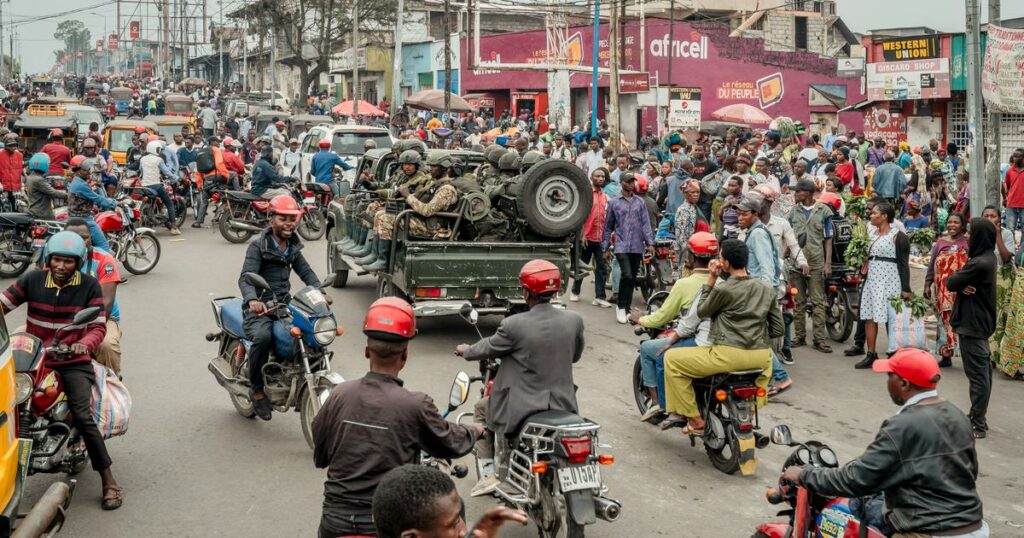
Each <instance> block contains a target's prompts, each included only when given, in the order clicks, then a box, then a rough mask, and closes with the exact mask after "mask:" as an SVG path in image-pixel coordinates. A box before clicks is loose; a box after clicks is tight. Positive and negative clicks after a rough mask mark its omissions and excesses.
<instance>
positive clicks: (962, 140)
mask: <svg viewBox="0 0 1024 538" xmlns="http://www.w3.org/2000/svg"><path fill="white" fill-rule="evenodd" d="M946 112H947V119H946V122H947V125H948V131H949V132H948V133H946V139H947V140H948V141H949V142H952V143H954V144H956V145H957V147H961V148H966V147H967V143H968V142H969V141H970V137H969V133H968V131H967V102H966V101H950V102H949V108H947V109H946Z"/></svg>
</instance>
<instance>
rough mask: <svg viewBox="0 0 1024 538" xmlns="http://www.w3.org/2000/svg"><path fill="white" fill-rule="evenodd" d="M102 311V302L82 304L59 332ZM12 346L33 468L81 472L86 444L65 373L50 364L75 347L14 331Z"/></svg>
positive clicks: (22, 427) (21, 432)
mask: <svg viewBox="0 0 1024 538" xmlns="http://www.w3.org/2000/svg"><path fill="white" fill-rule="evenodd" d="M101 311H102V308H101V307H98V306H93V307H89V308H85V309H83V310H81V311H80V312H78V313H77V314H76V315H75V317H74V319H73V320H72V323H71V324H70V325H67V326H64V327H61V328H59V329H57V333H56V334H57V335H59V334H60V333H62V332H64V331H67V330H71V329H77V328H79V327H82V326H84V325H86V324H88V323H90V322H92V321H93V320H95V319H96V318H97V317H98V316H99V314H100V312H101ZM11 350H12V353H13V356H14V364H15V371H16V372H17V373H16V378H15V382H16V391H15V399H16V401H17V404H18V408H19V409H18V417H17V428H16V430H17V435H18V438H19V439H25V440H29V441H31V448H32V452H31V454H30V455H29V456H28V461H29V468H28V474H35V473H67V474H70V475H76V474H78V473H80V472H82V471H83V470H84V469H85V467H86V464H88V463H89V458H88V454H87V453H86V450H85V444H84V443H83V442H82V436H81V434H80V433H79V432H78V430H76V429H75V426H74V425H73V424H72V422H71V408H70V407H69V405H68V402H67V397H66V396H65V395H64V384H63V382H62V381H61V377H60V375H59V374H57V372H56V371H54V370H52V369H50V368H48V367H46V365H45V359H46V358H47V357H57V358H58V359H59V358H61V357H70V356H71V355H72V353H71V347H70V346H68V345H66V344H58V345H54V346H48V347H43V345H42V342H41V341H40V340H39V339H38V338H36V337H34V336H32V335H29V334H25V333H17V334H14V335H12V336H11Z"/></svg>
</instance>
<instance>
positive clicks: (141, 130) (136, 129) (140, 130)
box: [135, 127, 146, 134]
mask: <svg viewBox="0 0 1024 538" xmlns="http://www.w3.org/2000/svg"><path fill="white" fill-rule="evenodd" d="M144 132H146V128H145V127H136V128H135V134H142V133H144Z"/></svg>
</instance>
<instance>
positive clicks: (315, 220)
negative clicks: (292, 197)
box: [295, 183, 334, 241]
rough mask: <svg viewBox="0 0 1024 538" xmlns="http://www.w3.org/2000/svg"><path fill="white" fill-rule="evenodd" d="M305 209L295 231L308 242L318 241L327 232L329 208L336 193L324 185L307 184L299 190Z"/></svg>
mask: <svg viewBox="0 0 1024 538" xmlns="http://www.w3.org/2000/svg"><path fill="white" fill-rule="evenodd" d="M296 194H297V195H301V196H300V199H301V200H302V206H303V207H304V208H305V209H304V211H303V212H302V217H301V219H299V222H298V226H296V227H295V231H297V232H298V233H299V237H301V238H303V239H305V240H306V241H316V240H317V239H320V238H321V237H323V236H324V234H325V233H326V232H327V207H328V206H330V204H331V201H332V200H334V191H332V190H331V187H330V185H326V184H324V183H306V184H304V185H301V186H300V187H299V188H298V192H296Z"/></svg>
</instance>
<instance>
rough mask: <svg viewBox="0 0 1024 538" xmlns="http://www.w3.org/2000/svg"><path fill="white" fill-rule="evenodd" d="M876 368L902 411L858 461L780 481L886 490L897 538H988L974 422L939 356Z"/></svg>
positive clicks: (834, 490)
mask: <svg viewBox="0 0 1024 538" xmlns="http://www.w3.org/2000/svg"><path fill="white" fill-rule="evenodd" d="M989 250H990V251H991V249H989ZM872 369H874V370H875V371H876V372H885V373H888V374H889V380H888V385H887V387H888V390H889V397H890V398H892V401H893V403H895V404H896V405H898V406H900V410H899V412H897V413H896V415H895V416H892V417H890V418H888V419H886V421H885V422H883V423H882V428H881V430H879V432H878V434H877V435H876V436H875V440H874V441H872V442H871V444H870V445H869V446H868V447H867V449H866V450H865V451H864V453H863V454H861V456H860V457H858V458H857V459H854V460H853V461H851V462H849V463H847V464H846V465H843V466H842V467H840V468H838V469H833V468H825V467H806V468H805V467H801V466H792V467H789V468H787V469H786V470H785V472H783V473H782V480H783V481H784V482H785V481H789V482H793V483H795V484H797V485H803V486H805V487H807V488H808V489H810V490H811V491H814V492H816V493H819V494H821V495H829V496H842V497H861V496H865V495H869V494H874V493H878V492H884V493H885V510H886V513H885V521H886V523H888V525H889V526H890V527H892V530H893V531H895V533H896V534H894V536H901V537H902V536H908V537H916V536H943V537H953V536H955V537H960V538H966V537H970V538H984V537H987V536H988V525H987V524H986V523H985V522H984V520H982V505H981V498H980V497H979V496H978V491H977V489H976V487H975V481H976V480H977V478H978V454H977V452H975V448H974V439H973V437H972V436H971V424H970V421H969V420H968V419H967V417H966V416H964V414H963V412H962V411H960V410H959V409H957V407H956V406H955V405H953V404H951V403H949V402H947V401H946V400H944V399H942V398H940V397H939V393H938V390H937V387H938V383H939V378H940V375H939V366H938V363H937V362H936V361H935V357H934V356H932V355H931V354H929V353H928V352H926V351H922V350H919V349H913V348H904V349H901V350H899V351H897V352H896V354H895V355H893V356H892V358H890V359H879V360H876V361H875V362H874V363H873V364H872ZM868 519H869V520H872V519H877V518H875V517H868Z"/></svg>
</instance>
